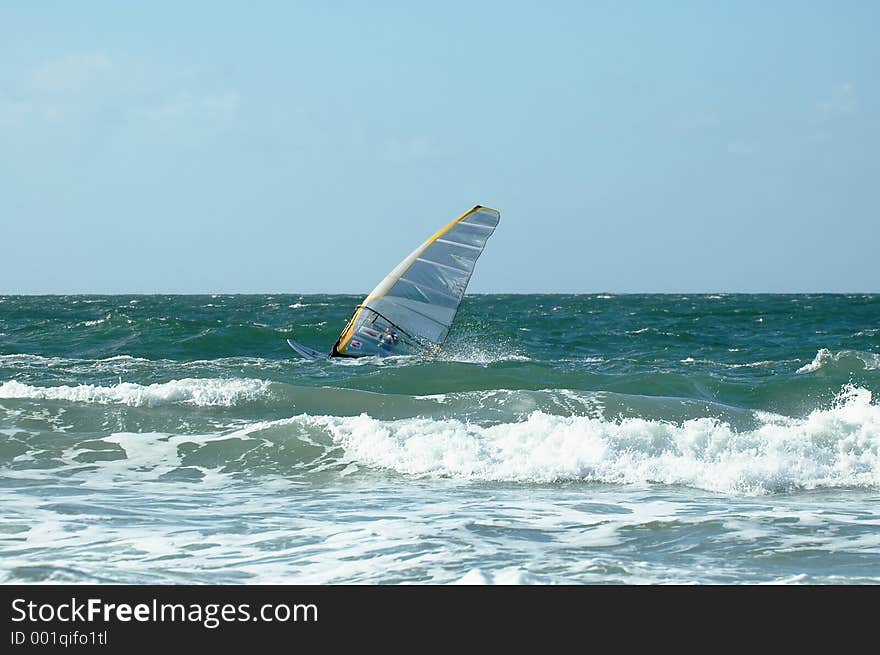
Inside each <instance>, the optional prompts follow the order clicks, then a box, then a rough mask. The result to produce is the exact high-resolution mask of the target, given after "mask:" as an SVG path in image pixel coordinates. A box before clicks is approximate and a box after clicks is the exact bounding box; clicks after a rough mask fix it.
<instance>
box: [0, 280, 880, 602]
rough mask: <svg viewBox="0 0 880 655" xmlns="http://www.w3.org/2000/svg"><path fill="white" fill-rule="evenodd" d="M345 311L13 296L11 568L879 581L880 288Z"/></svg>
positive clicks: (6, 374) (7, 453) (4, 399)
mask: <svg viewBox="0 0 880 655" xmlns="http://www.w3.org/2000/svg"><path fill="white" fill-rule="evenodd" d="M360 300H361V297H360V296H354V295H300V294H287V295H282V294H272V295H202V296H194V295H190V296H173V295H170V296H163V295H132V296H121V295H116V296H87V295H82V296H0V582H3V583H55V582H57V583H139V584H141V583H148V584H178V583H213V584H227V583H228V584H280V583H285V584H288V583H289V584H352V583H356V584H605V583H608V584H639V585H641V584H763V583H769V584H865V583H870V584H875V583H878V582H880V404H878V394H880V295H864V294H851V295H733V294H714V295H691V294H684V295H615V294H587V295H469V296H466V297H465V299H464V301H463V303H462V305H461V309H460V311H459V314H458V316H457V318H456V321H455V324H454V325H453V328H452V331H451V332H450V335H449V338H448V340H447V342H446V344H445V345H444V347H443V348H442V350H441V351H440V352H439V354H438V355H437V356H435V357H432V358H423V357H414V356H405V357H390V358H385V359H376V358H366V359H336V360H328V361H316V362H313V361H305V360H303V359H300V358H299V357H298V356H297V355H296V353H295V352H294V351H293V350H291V349H290V348H289V347H288V346H287V344H286V342H285V340H286V339H287V338H293V339H296V340H297V341H301V342H303V343H305V344H307V345H310V346H313V347H315V348H318V349H322V350H324V349H326V350H329V348H330V346H331V345H332V344H333V342H334V341H335V339H336V337H337V336H338V334H339V333H340V331H341V330H342V328H343V327H344V325H345V323H346V321H347V319H348V318H349V316H350V315H351V313H352V311H353V309H354V307H355V306H356V305H357V304H358V302H360Z"/></svg>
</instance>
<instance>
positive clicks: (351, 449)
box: [296, 387, 880, 495]
mask: <svg viewBox="0 0 880 655" xmlns="http://www.w3.org/2000/svg"><path fill="white" fill-rule="evenodd" d="M758 418H759V420H760V424H759V425H758V427H757V428H756V429H753V430H746V431H737V430H736V429H734V428H733V427H732V426H731V425H730V424H729V423H726V422H723V421H720V420H719V419H716V418H708V417H706V418H697V419H691V420H686V421H683V422H681V423H673V422H667V421H658V420H645V419H641V418H621V419H617V420H614V421H609V420H606V419H602V418H592V417H585V416H558V415H551V414H546V413H544V412H541V411H536V412H533V413H532V414H530V415H529V416H528V418H527V419H526V420H524V421H521V422H516V423H502V424H498V425H492V426H488V427H485V426H480V425H474V424H470V423H467V422H464V421H460V420H457V419H446V420H437V419H429V418H412V419H400V420H395V421H381V420H377V419H374V418H371V417H370V416H368V415H366V414H362V415H360V416H357V417H348V418H341V417H329V416H323V417H320V416H302V417H298V418H297V419H296V420H297V421H299V422H301V423H304V424H306V425H309V426H313V427H320V428H321V429H322V430H324V431H326V432H327V433H328V434H329V435H330V437H331V439H332V440H333V441H334V443H336V444H338V445H341V446H342V447H343V449H344V450H345V452H346V455H347V456H348V457H350V458H351V459H352V460H353V461H356V462H358V463H360V464H362V465H366V466H369V467H374V468H380V469H389V470H393V471H396V472H398V473H403V474H407V475H415V476H429V477H430V476H437V477H449V478H460V479H466V480H472V481H499V482H500V481H506V482H526V483H550V482H564V481H587V482H602V483H610V484H647V483H663V484H670V485H683V486H689V487H696V488H700V489H706V490H709V491H716V492H721V493H734V494H746V495H760V494H767V493H777V492H786V491H794V490H798V489H814V488H819V487H868V488H877V487H880V407H878V405H877V404H876V403H873V402H872V401H871V392H870V391H868V390H867V389H862V388H858V387H849V388H847V389H846V390H845V391H844V392H842V393H841V394H840V396H839V397H838V399H837V400H836V401H835V404H834V405H833V406H832V407H830V408H828V409H817V410H814V411H813V412H812V413H810V414H809V416H807V417H806V418H789V417H781V416H778V415H772V414H761V415H759V417H758Z"/></svg>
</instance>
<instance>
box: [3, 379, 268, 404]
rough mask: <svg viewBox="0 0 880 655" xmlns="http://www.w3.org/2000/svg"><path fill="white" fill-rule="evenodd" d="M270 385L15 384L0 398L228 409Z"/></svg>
mask: <svg viewBox="0 0 880 655" xmlns="http://www.w3.org/2000/svg"><path fill="white" fill-rule="evenodd" d="M268 387H269V384H268V383H267V382H264V381H263V380H252V379H205V378H186V379H182V380H171V381H170V382H160V383H155V384H150V385H142V384H135V383H132V382H122V383H120V384H114V385H110V386H97V385H93V384H80V385H77V386H68V385H61V386H55V387H42V386H33V385H30V384H23V383H21V382H18V381H16V380H9V381H7V382H2V383H0V398H22V399H37V400H66V401H70V402H79V403H94V404H101V405H129V406H131V407H155V406H158V405H168V404H187V405H196V406H199V407H213V406H222V407H230V406H233V405H235V404H237V403H239V402H242V401H249V400H255V399H257V398H260V397H263V396H266V395H267V394H268Z"/></svg>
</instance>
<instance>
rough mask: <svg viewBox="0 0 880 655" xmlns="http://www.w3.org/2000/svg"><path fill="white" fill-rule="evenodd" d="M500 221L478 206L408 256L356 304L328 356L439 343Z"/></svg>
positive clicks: (492, 212) (406, 350) (418, 349)
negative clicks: (487, 242) (478, 259)
mask: <svg viewBox="0 0 880 655" xmlns="http://www.w3.org/2000/svg"><path fill="white" fill-rule="evenodd" d="M499 218H500V214H499V212H498V211H496V210H494V209H489V208H488V207H481V206H479V205H478V206H476V207H474V208H473V209H471V210H470V211H468V212H466V213H465V214H463V215H462V216H460V217H458V218H457V219H455V220H454V221H452V222H451V223H449V224H448V225H447V226H446V227H444V228H442V229H441V230H439V231H438V232H437V233H436V234H434V235H433V236H431V237H430V238H429V239H428V240H427V241H425V242H424V243H423V244H422V245H421V246H419V247H418V248H416V249H415V250H414V251H413V252H411V253H410V254H409V255H408V256H407V257H406V258H405V259H404V260H403V261H402V262H400V263H399V264H398V265H397V266H396V267H395V268H394V269H393V270H392V271H391V272H390V273H389V274H388V275H387V276H386V277H385V278H384V279H383V280H382V281H381V282H380V283H379V284H378V285H377V286H376V288H375V289H373V291H371V292H370V294H369V295H368V296H367V297H366V298H365V299H364V301H363V302H362V303H361V304H360V305H359V306H358V308H357V310H356V311H355V313H354V315H353V316H352V317H351V319H350V320H349V322H348V323H347V324H346V327H345V330H343V332H342V334H341V335H340V336H339V339H338V340H337V342H336V344H335V345H334V347H333V350H332V352H331V355H335V356H347V357H360V356H364V355H376V354H379V355H382V354H393V353H401V354H404V353H406V354H408V353H414V352H423V351H426V350H429V349H433V348H435V347H436V346H437V345H439V344H441V343H442V342H443V341H444V340H445V339H446V335H447V334H448V333H449V329H450V327H451V326H452V322H453V320H454V319H455V315H456V313H457V312H458V307H459V305H460V304H461V299H462V298H463V297H464V293H465V291H466V290H467V285H468V283H469V282H470V279H471V276H472V275H473V272H474V266H475V264H476V261H477V258H479V256H480V254H482V252H483V248H485V246H486V241H487V240H488V238H489V237H490V236H491V235H492V234H493V233H494V231H495V228H496V227H497V225H498V220H499ZM398 333H400V335H403V336H404V337H405V338H400V335H398Z"/></svg>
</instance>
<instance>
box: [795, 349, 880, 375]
mask: <svg viewBox="0 0 880 655" xmlns="http://www.w3.org/2000/svg"><path fill="white" fill-rule="evenodd" d="M830 368H843V369H846V370H852V369H854V368H859V369H863V370H866V371H876V370H878V369H880V355H878V354H877V353H866V352H860V351H858V350H841V351H840V352H837V353H833V352H831V351H830V350H828V348H820V349H819V351H818V352H817V353H816V356H815V357H814V358H813V361H812V362H810V363H809V364H805V365H804V366H801V367H800V368H799V369H798V370H797V371H796V372H797V373H814V372H816V371H819V370H821V369H830Z"/></svg>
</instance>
